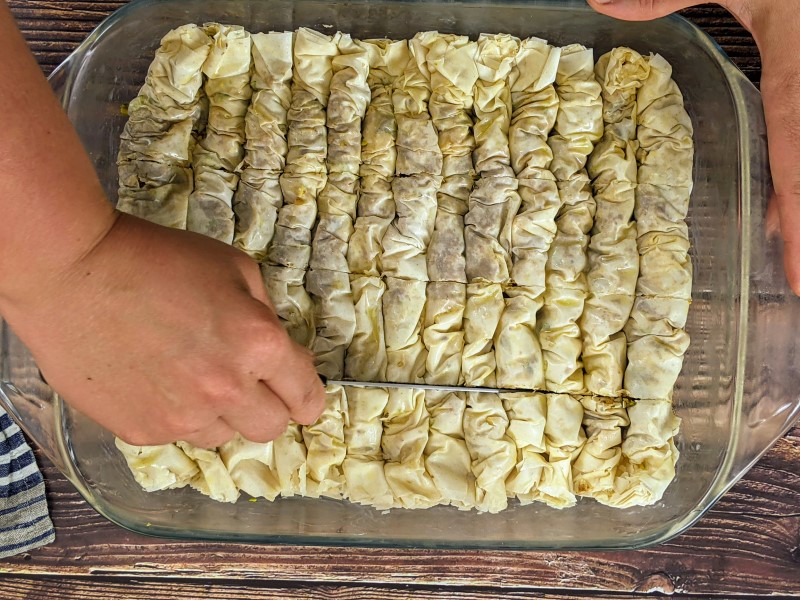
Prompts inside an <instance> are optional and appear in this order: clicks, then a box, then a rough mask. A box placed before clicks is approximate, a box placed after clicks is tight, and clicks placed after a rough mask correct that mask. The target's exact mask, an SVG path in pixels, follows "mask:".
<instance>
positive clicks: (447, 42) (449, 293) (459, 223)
mask: <svg viewBox="0 0 800 600" xmlns="http://www.w3.org/2000/svg"><path fill="white" fill-rule="evenodd" d="M423 44H424V45H425V46H426V48H427V50H428V52H427V67H428V71H429V73H430V81H431V98H430V103H429V108H430V113H431V118H432V120H433V124H434V126H435V127H436V129H437V131H438V134H439V137H438V139H439V149H440V150H441V152H442V183H441V187H440V188H439V191H438V193H437V196H436V204H437V210H436V220H435V224H434V229H433V234H432V236H431V239H430V244H429V245H428V251H427V268H428V277H429V279H430V280H431V282H432V283H430V284H429V285H428V306H427V308H426V316H425V331H424V334H423V340H424V342H425V346H426V348H427V350H428V361H427V365H426V381H427V382H428V383H438V384H450V385H455V384H457V383H459V382H460V380H461V352H462V350H463V347H464V333H463V316H464V309H465V304H466V281H467V278H466V262H465V257H464V214H465V213H466V212H467V208H468V202H469V194H470V191H471V190H472V186H473V182H474V176H475V170H474V168H473V165H472V152H473V150H474V148H475V138H474V136H473V133H472V125H473V122H472V117H471V115H470V109H471V108H472V103H473V96H472V94H473V87H474V85H475V82H476V81H477V78H478V68H477V65H476V63H475V58H476V54H477V49H478V45H477V43H475V42H471V41H469V38H467V37H466V36H458V35H452V34H440V33H434V32H431V33H428V34H425V37H424V40H423ZM462 412H463V411H462ZM442 441H443V442H444V439H443V438H442ZM453 443H455V442H453ZM448 444H450V442H448ZM447 447H449V445H448V446H447ZM436 456H437V457H439V458H441V459H442V460H443V459H444V455H441V456H440V454H439V453H438V452H437V453H436ZM467 456H468V455H467ZM437 460H438V459H437ZM453 460H457V459H456V458H454V459H453ZM473 496H474V494H473ZM458 503H459V505H463V500H459V501H458Z"/></svg>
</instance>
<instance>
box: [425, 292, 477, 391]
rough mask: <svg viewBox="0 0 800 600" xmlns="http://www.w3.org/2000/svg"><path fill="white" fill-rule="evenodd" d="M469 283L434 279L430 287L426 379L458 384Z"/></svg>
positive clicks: (439, 382) (426, 319)
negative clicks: (435, 280) (467, 284)
mask: <svg viewBox="0 0 800 600" xmlns="http://www.w3.org/2000/svg"><path fill="white" fill-rule="evenodd" d="M466 302H467V286H466V285H464V284H463V283H452V282H449V281H437V282H431V283H429V284H428V287H427V298H426V307H425V320H424V330H423V334H422V340H423V342H424V344H425V348H426V350H427V354H428V355H427V361H426V366H425V382H426V383H429V384H435V385H458V384H459V383H460V382H461V355H462V353H463V350H464V331H463V323H464V310H465V307H466Z"/></svg>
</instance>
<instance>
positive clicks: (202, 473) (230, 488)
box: [177, 442, 239, 503]
mask: <svg viewBox="0 0 800 600" xmlns="http://www.w3.org/2000/svg"><path fill="white" fill-rule="evenodd" d="M177 446H178V447H179V448H180V449H181V450H183V452H184V453H185V454H186V456H188V457H189V458H191V459H192V460H193V461H194V462H195V463H196V464H197V467H198V469H199V471H198V472H197V474H196V475H195V476H194V477H193V478H192V479H191V480H190V481H189V485H190V486H191V487H193V488H194V489H196V490H197V491H198V492H200V493H201V494H203V495H204V496H208V497H209V498H211V499H212V500H216V501H217V502H231V503H233V502H236V501H237V500H238V499H239V489H238V488H237V487H236V484H235V483H234V482H233V479H231V476H230V473H228V469H226V468H225V463H223V462H222V459H221V458H220V456H219V452H217V451H216V450H207V449H206V448H197V447H195V446H192V445H191V444H189V443H187V442H177Z"/></svg>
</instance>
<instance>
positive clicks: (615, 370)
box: [581, 48, 649, 397]
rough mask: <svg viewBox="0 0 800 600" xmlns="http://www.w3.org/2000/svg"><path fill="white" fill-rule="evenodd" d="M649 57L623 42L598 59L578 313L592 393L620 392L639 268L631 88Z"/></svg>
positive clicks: (639, 81) (633, 94) (639, 83)
mask: <svg viewBox="0 0 800 600" xmlns="http://www.w3.org/2000/svg"><path fill="white" fill-rule="evenodd" d="M648 72H649V67H648V65H647V61H646V60H645V59H644V58H643V57H642V56H641V55H640V54H639V53H637V52H635V51H634V50H631V49H629V48H615V49H614V50H612V51H611V52H609V53H607V54H604V55H603V56H602V57H600V60H598V62H597V65H596V67H595V73H596V75H597V79H598V81H600V85H601V87H602V92H603V121H604V125H605V133H604V134H603V139H602V140H601V141H600V143H599V144H597V146H596V147H595V149H594V152H593V153H592V155H591V156H590V158H589V162H588V170H589V175H590V176H591V177H592V187H593V189H594V198H595V202H596V206H597V210H596V212H595V217H594V226H593V228H592V232H591V233H592V238H591V241H590V242H589V273H588V275H587V281H588V286H589V296H588V298H587V300H586V306H585V308H584V311H583V316H582V318H581V329H582V330H583V333H584V343H583V364H584V368H585V369H586V378H585V382H586V388H587V390H588V391H589V392H591V393H592V394H597V395H601V396H612V397H613V396H619V395H620V394H621V393H622V387H623V386H622V384H623V374H624V371H625V356H626V347H627V341H626V338H625V335H624V333H623V332H622V329H623V327H624V326H625V323H626V322H627V320H628V317H629V316H630V311H631V307H632V306H633V297H634V295H635V291H636V277H637V276H638V274H639V254H638V251H637V249H636V223H635V222H633V221H632V220H631V218H632V217H633V208H634V189H635V187H636V181H637V176H636V158H635V155H634V152H635V144H634V137H635V135H636V128H635V123H634V119H635V116H636V113H637V108H636V93H637V91H638V90H639V88H640V87H641V86H642V83H643V82H644V80H645V79H646V78H647V75H648Z"/></svg>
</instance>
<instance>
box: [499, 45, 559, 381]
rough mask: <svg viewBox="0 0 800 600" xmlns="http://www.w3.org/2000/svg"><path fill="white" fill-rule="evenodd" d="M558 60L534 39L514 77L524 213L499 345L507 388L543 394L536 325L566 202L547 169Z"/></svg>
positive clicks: (515, 231) (515, 236)
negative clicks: (550, 253)
mask: <svg viewBox="0 0 800 600" xmlns="http://www.w3.org/2000/svg"><path fill="white" fill-rule="evenodd" d="M559 56H560V51H559V50H557V49H554V48H551V47H550V46H548V45H547V43H546V42H544V41H543V40H539V39H536V38H530V39H527V40H525V41H523V42H522V44H521V45H520V50H519V53H518V54H517V56H516V59H515V62H514V67H513V68H512V70H511V74H510V76H509V82H510V86H511V100H512V108H513V113H512V121H511V125H510V129H509V149H510V151H511V162H512V166H513V169H514V172H515V173H516V175H517V181H518V185H519V194H520V200H521V206H520V210H519V212H518V213H517V214H516V215H515V216H514V217H513V221H512V227H511V254H512V261H513V262H512V268H511V281H512V282H513V283H514V284H515V287H511V288H508V289H507V290H506V298H505V304H506V307H505V310H504V312H503V316H502V318H501V320H500V327H499V329H498V332H497V337H496V338H495V355H496V359H497V385H498V386H500V387H507V388H526V389H542V388H543V387H544V384H545V380H544V365H543V358H542V350H541V346H540V343H539V336H538V334H537V332H536V320H537V313H538V312H539V310H540V309H541V307H542V304H543V303H544V297H543V296H544V291H545V267H546V264H547V252H548V250H549V248H550V245H551V243H552V241H553V237H554V235H555V233H556V224H555V217H556V213H557V212H558V209H559V205H560V203H561V202H560V197H559V194H558V187H557V186H556V181H555V177H554V176H553V174H552V173H551V172H550V171H549V168H548V167H549V166H550V162H551V160H552V152H551V151H550V148H549V146H548V145H547V136H548V133H549V132H550V130H551V129H552V127H553V125H554V123H555V120H556V115H557V112H558V96H557V94H556V91H555V89H554V87H553V82H554V81H555V76H556V71H557V66H558V58H559Z"/></svg>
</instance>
